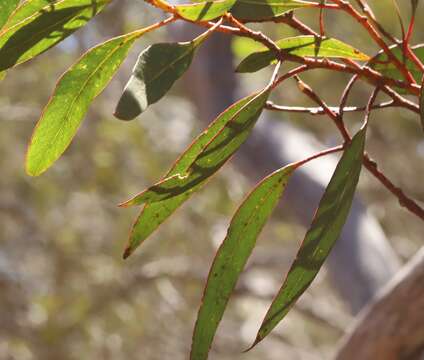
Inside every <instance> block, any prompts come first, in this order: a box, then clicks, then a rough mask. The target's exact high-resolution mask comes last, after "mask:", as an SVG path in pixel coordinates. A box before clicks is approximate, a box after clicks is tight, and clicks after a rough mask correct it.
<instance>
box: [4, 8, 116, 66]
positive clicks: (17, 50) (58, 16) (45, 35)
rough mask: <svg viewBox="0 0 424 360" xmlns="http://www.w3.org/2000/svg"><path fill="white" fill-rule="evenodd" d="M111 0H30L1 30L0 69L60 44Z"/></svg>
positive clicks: (26, 59) (19, 62)
mask: <svg viewBox="0 0 424 360" xmlns="http://www.w3.org/2000/svg"><path fill="white" fill-rule="evenodd" d="M110 1H111V0H58V1H54V2H53V1H51V0H50V1H49V0H28V1H26V2H24V3H23V4H22V5H21V6H20V7H19V8H18V9H17V10H16V11H15V12H14V13H13V15H12V17H11V18H10V19H9V21H8V22H7V23H6V25H5V27H4V28H3V30H2V31H1V32H0V71H2V70H5V69H8V68H10V67H12V66H15V65H18V64H21V63H23V62H25V61H28V60H30V59H32V58H33V57H35V56H37V55H39V54H41V53H43V52H44V51H46V50H48V49H50V48H51V47H52V46H54V45H56V44H57V43H59V42H60V41H62V40H63V39H65V38H66V37H68V36H69V35H71V34H72V33H74V32H75V31H76V30H78V29H79V28H81V27H82V26H84V25H85V24H86V23H87V22H88V21H90V20H91V19H92V18H93V17H94V16H95V15H97V14H98V13H99V12H100V11H101V10H102V9H103V8H104V7H105V6H106V5H107V4H108V3H109V2H110Z"/></svg>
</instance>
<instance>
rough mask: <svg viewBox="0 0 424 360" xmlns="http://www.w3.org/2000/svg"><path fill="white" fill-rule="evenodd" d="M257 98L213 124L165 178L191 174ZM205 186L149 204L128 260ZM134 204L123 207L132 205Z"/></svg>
mask: <svg viewBox="0 0 424 360" xmlns="http://www.w3.org/2000/svg"><path fill="white" fill-rule="evenodd" d="M254 97H255V95H250V96H248V97H246V98H244V99H242V100H240V101H238V102H237V103H235V104H234V105H232V106H230V107H229V108H228V109H227V110H225V111H224V112H223V113H222V114H221V115H219V116H218V117H217V118H216V119H215V120H214V121H213V122H212V123H211V125H210V126H209V127H208V128H207V129H206V130H205V131H204V132H203V133H201V134H200V135H199V136H198V137H197V138H196V140H194V141H193V143H192V144H191V145H190V146H189V147H188V148H187V150H186V151H185V152H184V153H183V154H182V155H181V157H180V158H179V159H178V160H177V161H176V162H175V164H174V165H173V166H172V168H171V169H170V170H169V171H168V173H167V174H166V176H165V177H164V179H166V178H169V177H172V176H174V175H176V174H184V173H187V171H188V169H189V168H190V166H191V165H192V164H193V162H194V160H195V159H196V158H197V157H198V156H199V155H200V154H201V153H202V151H203V150H204V149H205V147H206V146H207V145H208V144H209V143H210V142H211V140H212V139H214V138H215V136H217V135H218V134H219V133H220V132H221V131H222V130H223V128H224V127H225V126H226V125H227V124H228V123H229V122H230V121H231V120H232V119H233V117H234V116H235V115H236V114H238V112H239V111H240V110H241V109H243V108H244V107H245V106H246V105H247V104H248V103H249V102H250V101H251V100H252V99H253V98H254ZM203 184H204V183H200V184H198V185H197V186H195V187H193V188H191V189H190V190H189V191H186V192H184V193H182V194H181V195H178V196H174V197H172V198H169V199H165V200H162V201H159V202H154V203H150V204H146V205H145V206H144V208H143V210H142V211H141V213H140V216H139V217H138V218H137V220H136V222H135V224H134V226H133V229H132V232H131V235H130V239H129V244H128V246H127V249H126V251H125V254H124V257H128V256H129V255H130V254H131V253H132V252H133V251H134V250H135V249H136V248H137V247H138V246H139V245H140V244H141V243H142V242H144V240H146V239H147V237H148V236H149V235H150V234H151V233H152V232H153V231H155V230H156V229H157V227H158V226H159V225H160V224H162V223H163V222H164V221H165V220H166V219H167V218H168V217H169V216H171V215H172V214H173V212H174V211H175V210H176V209H177V208H178V207H180V206H181V205H182V204H183V203H184V202H185V201H186V200H187V199H188V198H189V197H190V195H192V194H193V193H194V192H195V191H197V190H199V189H200V187H201V186H202V185H203ZM131 204H132V202H129V203H127V204H125V203H124V204H122V206H129V205H131Z"/></svg>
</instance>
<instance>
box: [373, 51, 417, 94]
mask: <svg viewBox="0 0 424 360" xmlns="http://www.w3.org/2000/svg"><path fill="white" fill-rule="evenodd" d="M390 49H391V50H392V52H393V54H394V55H395V56H396V57H397V58H398V59H399V60H400V61H401V62H402V63H404V64H406V68H407V69H408V70H409V71H410V73H411V74H412V76H413V77H414V79H415V80H416V82H417V83H418V84H419V83H420V82H421V77H422V72H421V71H420V69H418V68H417V66H416V65H415V63H414V62H412V61H411V60H409V59H405V58H404V55H403V50H402V47H399V46H397V45H394V46H391V47H390ZM412 51H413V52H414V54H415V55H416V56H417V57H418V58H419V59H420V60H421V62H424V44H420V45H416V46H414V47H413V48H412ZM371 67H372V68H373V69H374V70H377V71H379V72H380V73H381V74H382V75H384V76H386V77H389V78H392V79H397V80H404V79H405V78H404V76H403V75H402V74H401V73H400V71H399V70H398V68H397V67H396V66H395V65H394V64H393V63H392V62H391V61H389V60H388V57H387V55H386V54H385V53H380V54H379V55H377V56H376V57H375V58H374V59H373V60H372V63H371ZM394 88H395V90H396V91H398V92H399V93H401V94H405V93H406V91H405V89H402V88H398V87H394Z"/></svg>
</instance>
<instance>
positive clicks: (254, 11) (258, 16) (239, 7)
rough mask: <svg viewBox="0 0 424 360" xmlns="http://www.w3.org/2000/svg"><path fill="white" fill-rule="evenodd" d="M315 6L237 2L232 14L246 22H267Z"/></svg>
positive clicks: (296, 0) (275, 0)
mask: <svg viewBox="0 0 424 360" xmlns="http://www.w3.org/2000/svg"><path fill="white" fill-rule="evenodd" d="M314 5H315V4H313V3H311V2H307V1H301V0H237V1H236V3H235V4H234V6H233V7H232V9H231V14H232V15H233V16H234V17H236V18H237V19H240V20H244V21H254V20H267V19H271V18H273V17H275V16H279V15H282V14H284V13H286V12H288V11H292V10H296V9H299V8H306V7H311V6H314Z"/></svg>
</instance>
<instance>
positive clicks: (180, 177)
mask: <svg viewBox="0 0 424 360" xmlns="http://www.w3.org/2000/svg"><path fill="white" fill-rule="evenodd" d="M269 92H270V90H269V88H266V89H265V90H263V91H261V92H260V93H258V94H257V95H256V96H255V97H254V98H253V99H252V100H250V101H249V102H248V103H247V104H246V105H244V106H243V107H242V108H241V109H240V110H239V111H238V112H237V113H236V114H235V115H234V116H233V117H232V118H231V119H230V121H228V122H227V123H226V124H225V126H224V127H223V128H222V129H221V130H220V132H219V133H218V134H217V135H216V136H215V137H214V138H213V139H212V140H211V141H210V142H209V144H207V145H206V146H205V148H204V149H203V151H202V152H201V153H200V154H199V155H198V156H197V157H196V159H194V161H193V163H192V164H191V165H190V167H189V168H188V169H187V171H186V172H184V173H183V172H181V173H177V174H176V175H173V176H170V177H168V178H166V179H164V180H162V181H160V182H158V183H157V184H155V185H153V186H151V187H150V188H148V189H147V190H145V191H143V192H142V193H140V194H138V195H136V196H135V197H134V198H132V199H131V200H129V201H127V202H126V203H124V204H123V205H126V206H130V205H140V204H142V203H152V202H156V201H161V200H165V199H169V198H173V197H175V196H178V195H181V194H183V193H185V192H187V191H190V190H192V189H193V188H195V187H196V186H197V185H199V184H201V183H203V182H204V181H205V180H206V179H208V178H209V177H211V176H212V175H213V174H215V172H217V171H218V170H219V169H220V168H221V167H222V166H223V165H224V164H225V163H226V162H227V160H228V159H229V158H230V157H231V156H232V155H233V154H234V152H235V151H237V149H238V148H239V147H240V146H241V145H242V144H243V143H244V141H245V140H246V139H247V137H248V136H249V134H250V131H251V130H252V128H253V126H254V125H255V123H256V121H257V119H258V117H259V115H260V114H261V112H262V109H263V107H264V105H265V102H266V101H267V99H268V96H269Z"/></svg>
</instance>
